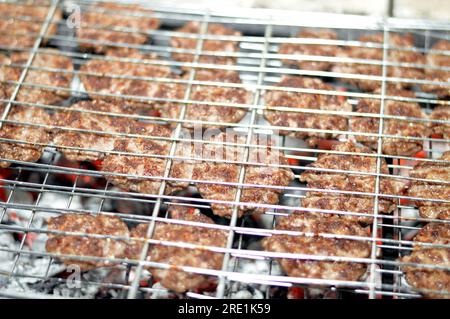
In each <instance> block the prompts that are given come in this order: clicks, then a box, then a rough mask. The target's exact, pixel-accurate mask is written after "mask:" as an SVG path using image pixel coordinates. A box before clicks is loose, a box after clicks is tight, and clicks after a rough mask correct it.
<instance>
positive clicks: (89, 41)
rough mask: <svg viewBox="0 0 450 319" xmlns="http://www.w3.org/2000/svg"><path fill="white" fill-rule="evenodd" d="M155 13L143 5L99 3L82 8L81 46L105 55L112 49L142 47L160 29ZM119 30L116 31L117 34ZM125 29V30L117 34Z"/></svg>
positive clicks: (79, 30) (79, 37) (78, 33)
mask: <svg viewBox="0 0 450 319" xmlns="http://www.w3.org/2000/svg"><path fill="white" fill-rule="evenodd" d="M152 13H153V11H151V10H148V9H146V8H144V7H142V6H139V5H132V4H117V3H96V4H95V5H91V6H88V7H82V12H81V19H80V21H81V27H80V28H79V29H77V37H78V39H79V43H78V45H79V46H80V48H82V49H85V50H92V51H95V52H97V53H103V52H105V51H106V50H108V49H109V48H111V47H120V46H126V45H142V44H144V43H145V42H147V40H148V36H147V35H146V34H144V32H148V31H149V30H155V29H158V28H159V24H160V22H159V19H156V18H153V17H151V15H152ZM114 28H116V30H113V29H114ZM120 28H122V29H123V31H122V30H120V31H119V30H117V29H120Z"/></svg>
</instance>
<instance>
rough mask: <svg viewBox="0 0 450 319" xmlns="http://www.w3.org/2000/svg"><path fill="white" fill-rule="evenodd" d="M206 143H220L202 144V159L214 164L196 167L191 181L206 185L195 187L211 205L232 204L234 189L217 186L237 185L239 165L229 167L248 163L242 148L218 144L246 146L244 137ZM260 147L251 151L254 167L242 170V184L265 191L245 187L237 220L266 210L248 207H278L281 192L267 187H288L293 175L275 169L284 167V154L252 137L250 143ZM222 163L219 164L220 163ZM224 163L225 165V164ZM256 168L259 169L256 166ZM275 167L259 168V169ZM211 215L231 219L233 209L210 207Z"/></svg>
mask: <svg viewBox="0 0 450 319" xmlns="http://www.w3.org/2000/svg"><path fill="white" fill-rule="evenodd" d="M205 141H207V142H208V141H209V142H213V143H219V144H208V143H204V144H203V146H202V147H201V148H202V156H199V157H201V158H202V159H204V160H208V159H209V160H213V161H202V162H200V163H196V164H195V168H194V175H193V179H194V180H199V181H206V182H209V183H201V182H197V183H196V186H197V189H198V191H199V192H200V195H201V196H202V197H203V198H205V199H208V200H211V201H234V200H235V197H236V191H237V188H236V187H235V186H231V185H223V184H218V183H217V182H223V183H238V182H239V173H240V167H241V166H240V165H239V164H234V163H229V162H230V161H235V162H247V161H246V159H245V158H244V148H243V147H239V146H225V145H222V144H220V143H225V142H227V143H237V144H245V136H238V135H232V134H230V135H227V134H225V133H220V134H218V135H215V136H212V137H211V138H209V139H205ZM251 144H252V145H259V146H262V148H250V150H249V159H248V163H254V164H256V165H246V166H245V179H244V183H246V184H254V185H262V186H267V188H265V187H244V188H243V191H242V194H241V196H240V199H239V201H240V203H242V204H241V205H239V207H238V216H242V215H243V214H244V213H251V212H255V213H263V212H264V211H265V210H266V208H264V207H255V206H251V205H246V204H247V203H248V204H277V203H278V201H279V197H280V194H281V192H282V190H281V189H274V188H269V187H270V186H288V185H289V183H290V182H291V181H292V180H293V179H294V174H293V173H292V171H291V170H290V169H289V168H283V167H279V166H277V165H287V161H286V159H285V158H284V154H283V153H282V152H280V151H278V150H276V149H272V147H273V145H274V144H273V143H272V142H270V141H268V142H267V141H264V140H263V139H262V137H255V138H254V139H253V141H252V143H251ZM221 161H222V162H221ZM223 161H227V162H228V163H224V162H223ZM258 164H259V165H258ZM264 164H266V165H274V166H262V165H264ZM211 208H212V210H213V212H214V214H216V215H219V216H222V217H231V216H232V212H233V205H231V204H226V203H215V202H213V203H211Z"/></svg>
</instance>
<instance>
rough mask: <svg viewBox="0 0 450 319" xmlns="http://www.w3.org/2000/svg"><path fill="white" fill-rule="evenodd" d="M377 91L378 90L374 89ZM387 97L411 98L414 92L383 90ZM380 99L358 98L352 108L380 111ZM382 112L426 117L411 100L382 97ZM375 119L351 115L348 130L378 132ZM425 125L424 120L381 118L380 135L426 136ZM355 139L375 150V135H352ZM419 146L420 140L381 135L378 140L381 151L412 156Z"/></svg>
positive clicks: (359, 110) (421, 144)
mask: <svg viewBox="0 0 450 319" xmlns="http://www.w3.org/2000/svg"><path fill="white" fill-rule="evenodd" d="M377 93H379V92H377ZM387 95H389V96H401V97H408V98H414V92H411V91H400V90H390V91H388V92H387ZM380 107H381V101H380V100H376V99H361V100H359V102H358V105H357V106H356V111H357V112H359V113H374V114H377V115H379V114H380ZM384 114H387V115H394V116H405V117H413V118H422V119H424V118H426V117H427V116H426V114H425V113H424V112H422V109H421V107H420V105H419V104H418V103H414V102H400V101H395V100H386V101H385V103H384ZM379 124H380V120H379V118H375V117H356V116H355V117H353V118H351V119H350V129H351V130H352V131H353V132H362V133H373V134H378V132H379ZM428 131H429V130H428V127H427V124H426V122H418V121H403V120H399V119H384V120H383V134H386V135H400V136H404V137H420V138H426V137H428V135H429V134H428ZM355 138H356V140H357V141H358V142H361V143H363V144H365V145H367V146H369V147H371V148H372V149H374V150H376V149H377V147H378V137H377V136H361V135H356V136H355ZM422 148H423V141H420V140H411V141H410V140H408V139H398V138H391V137H385V138H383V141H382V149H383V154H388V155H401V156H412V155H414V154H416V153H417V152H419V151H421V150H422Z"/></svg>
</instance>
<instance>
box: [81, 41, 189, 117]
mask: <svg viewBox="0 0 450 319" xmlns="http://www.w3.org/2000/svg"><path fill="white" fill-rule="evenodd" d="M108 54H110V55H109V56H113V57H120V58H129V59H138V60H141V61H139V62H131V61H130V62H122V61H116V60H105V59H93V60H90V61H89V62H87V63H86V64H84V65H83V66H81V68H80V71H82V72H87V73H95V74H97V75H80V78H81V81H82V82H83V85H84V87H85V88H86V90H87V91H88V94H89V95H90V96H91V97H92V98H101V99H105V100H109V101H116V102H120V103H127V104H128V105H130V106H133V107H135V109H136V112H139V113H146V112H147V111H149V110H150V109H151V108H153V107H154V105H155V104H159V103H155V102H154V101H141V100H139V98H140V97H141V98H157V97H168V98H182V96H180V94H178V93H177V92H176V91H174V92H172V90H168V92H167V93H165V94H167V95H168V96H161V95H162V93H161V92H160V91H161V90H166V86H167V84H165V83H164V82H158V81H152V80H150V79H145V78H175V75H174V74H172V73H171V70H170V67H167V66H162V65H156V64H150V62H151V60H157V59H158V57H157V56H156V55H153V54H143V53H140V52H138V51H136V50H109V51H108ZM117 76H126V77H143V79H136V78H134V79H133V78H132V79H124V78H118V77H117ZM96 93H99V94H96ZM103 94H115V95H116V96H106V95H103ZM124 95H129V96H133V98H130V99H127V98H125V97H124Z"/></svg>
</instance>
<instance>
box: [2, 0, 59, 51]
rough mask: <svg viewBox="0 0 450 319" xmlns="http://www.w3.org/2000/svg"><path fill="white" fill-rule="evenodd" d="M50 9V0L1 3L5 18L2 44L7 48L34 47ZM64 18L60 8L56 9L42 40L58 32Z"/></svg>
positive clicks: (45, 40) (44, 40) (3, 20)
mask: <svg viewBox="0 0 450 319" xmlns="http://www.w3.org/2000/svg"><path fill="white" fill-rule="evenodd" d="M49 9H50V1H36V0H34V1H21V2H20V3H0V12H1V13H2V15H3V19H1V20H0V32H1V34H2V35H1V37H0V46H3V47H8V48H7V49H26V48H32V47H33V45H34V43H35V41H36V40H37V38H38V37H39V33H40V32H41V28H42V25H43V24H44V22H45V20H46V18H47V14H48V12H49ZM61 19H62V13H61V10H60V9H59V8H57V9H56V11H55V13H54V15H53V17H52V19H51V22H50V24H49V25H48V29H47V32H46V34H45V37H44V38H43V39H42V42H43V43H45V42H47V38H46V37H51V36H53V35H55V34H56V31H57V28H58V22H59V21H60V20H61Z"/></svg>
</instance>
